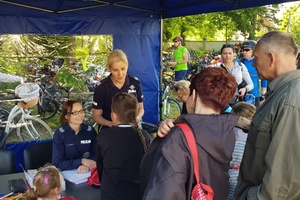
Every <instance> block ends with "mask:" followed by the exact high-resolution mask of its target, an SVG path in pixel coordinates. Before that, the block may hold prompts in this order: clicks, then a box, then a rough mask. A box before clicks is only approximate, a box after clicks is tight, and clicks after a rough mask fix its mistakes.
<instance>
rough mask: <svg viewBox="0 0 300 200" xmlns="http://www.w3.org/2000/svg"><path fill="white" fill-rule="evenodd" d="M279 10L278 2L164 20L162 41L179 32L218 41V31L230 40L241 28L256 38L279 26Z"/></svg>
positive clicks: (245, 33) (196, 37)
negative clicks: (276, 15) (277, 17)
mask: <svg viewBox="0 0 300 200" xmlns="http://www.w3.org/2000/svg"><path fill="white" fill-rule="evenodd" d="M278 11H279V6H278V5H271V6H263V7H255V8H247V9H240V10H232V11H225V12H216V13H208V14H199V15H193V16H185V17H175V18H170V19H165V20H164V24H163V40H164V41H170V40H171V38H172V37H174V36H176V35H180V36H182V37H183V38H187V39H188V38H192V39H193V40H204V39H207V40H217V37H218V36H219V35H218V33H222V34H223V35H224V39H225V40H227V41H228V40H232V39H233V36H234V35H235V34H236V33H237V32H238V31H240V32H241V33H242V34H243V35H244V36H245V37H246V38H248V39H256V38H257V37H259V36H260V33H265V32H267V31H270V30H274V29H276V25H277V23H278V21H277V19H276V17H275V14H276V13H277V12H278Z"/></svg>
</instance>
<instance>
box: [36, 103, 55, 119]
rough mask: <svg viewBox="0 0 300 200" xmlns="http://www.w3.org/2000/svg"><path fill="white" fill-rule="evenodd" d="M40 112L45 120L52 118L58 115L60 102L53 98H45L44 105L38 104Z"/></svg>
mask: <svg viewBox="0 0 300 200" xmlns="http://www.w3.org/2000/svg"><path fill="white" fill-rule="evenodd" d="M38 109H39V113H40V115H41V118H42V119H43V120H46V119H50V118H52V117H54V116H55V115H56V113H57V112H58V109H59V104H58V102H57V101H55V100H53V99H44V103H43V106H41V105H39V104H38Z"/></svg>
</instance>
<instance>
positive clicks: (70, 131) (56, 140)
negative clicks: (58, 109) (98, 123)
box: [52, 100, 97, 173]
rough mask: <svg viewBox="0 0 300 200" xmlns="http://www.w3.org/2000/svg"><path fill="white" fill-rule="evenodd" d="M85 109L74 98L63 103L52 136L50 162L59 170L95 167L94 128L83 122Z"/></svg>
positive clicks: (80, 169) (79, 171)
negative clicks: (59, 123) (58, 123)
mask: <svg viewBox="0 0 300 200" xmlns="http://www.w3.org/2000/svg"><path fill="white" fill-rule="evenodd" d="M84 116H85V111H84V110H83V107H82V104H81V103H80V102H78V101H75V100H68V101H66V102H65V103H64V105H63V108H62V113H61V117H60V121H61V124H62V126H61V127H59V128H58V129H57V130H56V131H55V133H54V136H53V152H52V164H53V165H55V166H56V167H57V168H59V169H60V170H62V171H63V170H72V169H77V172H78V173H86V172H88V171H89V170H90V169H92V168H94V167H96V162H95V158H96V137H97V133H96V131H95V129H94V128H93V127H92V126H90V125H87V124H84V123H83V119H84Z"/></svg>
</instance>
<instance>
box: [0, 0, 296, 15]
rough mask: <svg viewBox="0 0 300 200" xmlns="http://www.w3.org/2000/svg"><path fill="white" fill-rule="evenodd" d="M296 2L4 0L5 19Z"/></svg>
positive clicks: (162, 12) (182, 12) (190, 12)
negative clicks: (7, 16)
mask: <svg viewBox="0 0 300 200" xmlns="http://www.w3.org/2000/svg"><path fill="white" fill-rule="evenodd" d="M291 1H293V0H263V1H262V0H103V1H101V0H43V1H40V0H26V1H24V0H1V1H0V13H1V15H19V16H23V17H29V16H41V15H42V16H51V15H54V14H59V15H63V16H73V17H80V16H90V17H93V16H95V17H116V16H119V17H128V16H130V17H147V16H148V17H149V16H155V15H157V16H161V17H162V18H170V17H176V16H185V15H193V14H200V13H208V12H217V11H226V10H235V9H241V8H247V7H255V6H262V5H268V4H277V3H284V2H291Z"/></svg>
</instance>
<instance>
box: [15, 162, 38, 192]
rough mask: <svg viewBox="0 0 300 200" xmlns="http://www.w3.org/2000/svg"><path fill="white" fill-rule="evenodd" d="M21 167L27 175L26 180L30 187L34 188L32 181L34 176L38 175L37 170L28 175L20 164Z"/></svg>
mask: <svg viewBox="0 0 300 200" xmlns="http://www.w3.org/2000/svg"><path fill="white" fill-rule="evenodd" d="M19 165H20V166H21V168H22V170H23V172H24V174H25V178H26V180H27V182H28V184H29V185H30V187H32V186H33V185H32V181H33V178H34V176H35V175H36V173H37V170H31V172H30V173H27V172H26V170H25V169H24V167H23V166H22V165H21V164H19Z"/></svg>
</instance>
